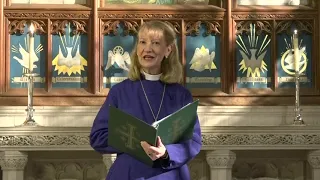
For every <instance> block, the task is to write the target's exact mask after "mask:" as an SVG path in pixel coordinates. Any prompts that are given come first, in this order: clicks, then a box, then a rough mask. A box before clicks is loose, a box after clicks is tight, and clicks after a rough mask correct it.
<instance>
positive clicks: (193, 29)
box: [185, 21, 221, 36]
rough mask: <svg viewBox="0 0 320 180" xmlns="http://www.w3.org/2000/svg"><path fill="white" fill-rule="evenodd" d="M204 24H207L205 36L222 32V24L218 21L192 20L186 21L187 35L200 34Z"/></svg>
mask: <svg viewBox="0 0 320 180" xmlns="http://www.w3.org/2000/svg"><path fill="white" fill-rule="evenodd" d="M202 24H204V25H205V26H206V31H205V36H208V35H211V34H214V35H217V34H221V25H220V23H219V22H217V21H212V22H211V21H191V22H188V23H186V27H185V29H186V35H195V36H198V35H199V34H200V27H201V25H202Z"/></svg>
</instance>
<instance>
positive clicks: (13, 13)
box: [4, 12, 90, 19]
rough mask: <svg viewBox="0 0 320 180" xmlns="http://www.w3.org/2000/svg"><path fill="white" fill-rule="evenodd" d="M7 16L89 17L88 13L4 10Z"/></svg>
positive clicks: (41, 17) (39, 17) (40, 17)
mask: <svg viewBox="0 0 320 180" xmlns="http://www.w3.org/2000/svg"><path fill="white" fill-rule="evenodd" d="M4 15H5V17H7V18H9V19H10V18H30V19H33V18H38V19H52V18H63V19H80V18H82V19H83V18H85V19H87V18H89V16H90V13H82V14H76V13H25V12H5V13H4Z"/></svg>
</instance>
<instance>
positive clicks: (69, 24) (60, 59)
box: [0, 0, 320, 106]
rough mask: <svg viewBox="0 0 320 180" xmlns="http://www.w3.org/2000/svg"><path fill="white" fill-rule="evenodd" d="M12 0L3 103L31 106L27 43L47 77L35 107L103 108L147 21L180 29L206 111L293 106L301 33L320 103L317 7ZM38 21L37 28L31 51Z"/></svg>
mask: <svg viewBox="0 0 320 180" xmlns="http://www.w3.org/2000/svg"><path fill="white" fill-rule="evenodd" d="M13 1H14V0H12V1H10V0H3V1H2V2H3V4H2V5H1V6H0V7H1V8H0V9H1V13H0V29H1V34H0V41H1V44H0V54H1V56H0V58H1V59H0V105H19V106H20V105H21V106H24V105H27V83H26V81H25V80H26V79H25V78H24V77H23V73H26V72H27V67H28V66H26V62H27V61H28V58H29V47H31V57H32V59H34V72H36V73H38V74H39V76H38V77H36V78H35V90H34V105H101V104H102V103H103V101H104V100H105V97H106V95H107V94H108V90H109V88H110V87H111V86H112V85H113V84H115V83H117V82H120V81H121V80H123V79H124V77H125V76H126V70H125V69H126V68H127V64H126V63H125V62H129V61H130V57H129V54H130V52H131V49H132V47H133V45H134V43H135V40H136V39H135V37H136V34H137V31H138V29H139V26H140V25H141V24H142V23H144V22H145V21H149V20H162V21H165V22H167V23H168V24H170V25H172V26H173V27H174V29H175V31H176V33H177V35H178V38H177V43H178V49H179V51H180V55H181V61H182V63H183V65H184V67H185V68H184V70H185V71H184V75H185V83H184V84H185V86H186V87H188V88H190V90H191V91H192V93H193V95H194V96H195V98H199V99H200V100H201V103H202V105H294V92H295V85H294V81H293V80H294V79H293V72H294V70H293V69H292V67H293V62H292V60H291V59H290V57H291V56H292V52H291V48H292V39H291V38H292V34H293V31H294V30H295V29H297V30H298V34H299V51H300V53H301V60H300V72H301V73H302V77H301V95H302V99H301V103H302V105H307V104H308V105H316V104H317V103H318V102H320V101H319V100H320V91H319V90H320V79H319V77H320V75H319V72H320V63H319V53H320V50H319V40H320V38H319V28H320V26H319V24H320V23H319V20H320V19H319V16H320V13H319V7H318V4H319V3H318V2H317V1H301V2H304V3H305V4H303V5H298V6H295V5H282V6H280V5H277V6H263V5H241V0H238V1H236V0H235V1H233V0H222V1H220V0H212V1H209V2H208V3H206V2H200V1H197V0H193V1H194V2H200V3H202V4H198V5H194V4H192V3H191V4H190V3H189V4H188V2H193V1H188V2H187V1H183V2H182V1H176V2H174V4H173V5H170V4H169V5H168V4H165V3H163V4H161V3H160V4H143V3H141V2H142V1H141V2H140V1H139V2H140V3H141V4H128V3H122V4H116V3H108V2H113V1H111V0H109V1H108V0H106V1H104V0H101V1H100V0H92V1H91V0H87V2H86V3H80V4H56V5H52V4H31V5H30V4H16V3H13ZM15 2H18V0H15ZM64 2H65V1H64ZM76 2H77V1H76ZM82 2H85V1H82ZM124 2H125V1H124ZM130 2H133V1H130ZM137 2H138V1H137ZM139 2H138V3H139ZM150 2H151V1H149V3H150ZM157 2H158V1H157ZM159 2H160V1H159ZM261 2H262V1H261ZM151 3H152V2H151ZM184 3H185V4H184ZM31 24H32V25H33V26H34V28H35V31H34V36H33V38H34V44H32V45H31V46H30V42H29V39H30V36H29V27H30V25H31ZM3 30H4V31H3ZM32 48H33V49H32ZM201 56H202V57H203V58H202V59H201V58H200V59H201V61H199V58H197V57H201ZM26 59H27V61H26ZM111 59H118V60H117V61H119V60H120V61H121V62H124V64H125V66H123V67H122V66H119V65H118V64H117V61H112V60H111ZM108 62H109V63H108ZM110 62H114V64H112V63H110Z"/></svg>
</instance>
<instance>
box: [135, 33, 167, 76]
mask: <svg viewBox="0 0 320 180" xmlns="http://www.w3.org/2000/svg"><path fill="white" fill-rule="evenodd" d="M171 49H172V48H171V45H167V43H166V41H165V38H164V35H163V32H162V31H154V30H148V29H144V30H142V31H140V32H139V39H138V45H137V55H138V59H139V63H140V65H141V67H142V69H143V70H144V71H145V72H146V73H149V74H160V73H161V62H162V60H163V59H164V57H167V56H169V54H170V52H171Z"/></svg>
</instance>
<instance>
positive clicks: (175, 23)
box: [144, 19, 182, 34]
mask: <svg viewBox="0 0 320 180" xmlns="http://www.w3.org/2000/svg"><path fill="white" fill-rule="evenodd" d="M148 21H151V20H149V19H147V20H144V22H148ZM163 22H165V23H167V24H168V25H169V26H171V27H172V28H173V29H174V32H175V33H176V34H181V30H182V28H181V23H180V22H179V21H174V20H173V21H170V20H164V21H163Z"/></svg>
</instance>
